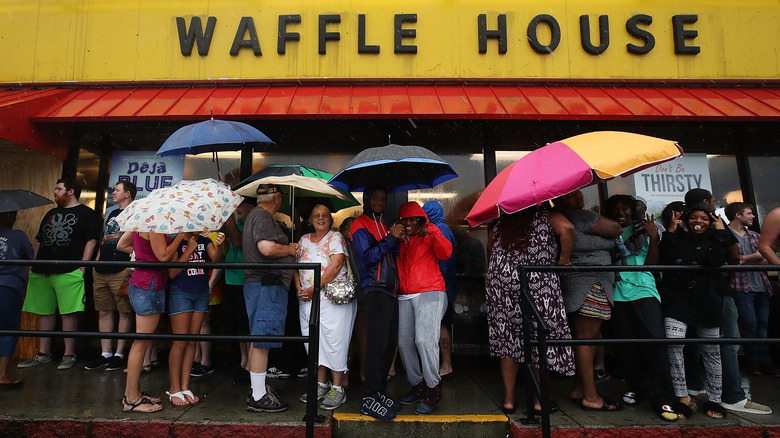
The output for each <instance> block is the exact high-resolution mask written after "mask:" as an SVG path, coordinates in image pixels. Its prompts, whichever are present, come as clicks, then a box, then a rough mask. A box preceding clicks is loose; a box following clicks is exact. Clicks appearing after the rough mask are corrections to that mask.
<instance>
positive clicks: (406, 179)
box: [328, 144, 458, 192]
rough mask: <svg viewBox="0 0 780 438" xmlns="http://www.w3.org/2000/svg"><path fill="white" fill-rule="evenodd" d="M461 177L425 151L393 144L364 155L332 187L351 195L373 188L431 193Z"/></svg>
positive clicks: (373, 149) (335, 177) (358, 157)
mask: <svg viewBox="0 0 780 438" xmlns="http://www.w3.org/2000/svg"><path fill="white" fill-rule="evenodd" d="M457 177H458V174H457V173H455V171H454V170H452V166H450V164H449V163H447V162H446V161H444V160H443V159H442V158H441V157H440V156H438V155H436V154H435V153H433V152H431V151H429V150H428V149H425V148H424V147H420V146H400V145H397V144H389V145H387V146H381V147H376V148H369V149H366V150H364V151H362V152H360V153H359V154H357V155H356V156H355V158H353V159H352V161H350V162H349V163H347V165H346V167H344V169H342V170H341V171H339V173H337V174H336V176H334V177H333V178H331V179H330V181H328V184H331V185H333V186H336V187H338V188H340V189H343V190H346V191H350V192H362V191H364V190H365V189H366V187H370V186H382V187H387V188H388V189H389V190H390V192H401V191H405V190H415V189H429V188H431V187H435V186H437V185H439V184H441V183H443V182H444V181H447V180H450V179H453V178H457Z"/></svg>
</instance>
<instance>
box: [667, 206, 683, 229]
mask: <svg viewBox="0 0 780 438" xmlns="http://www.w3.org/2000/svg"><path fill="white" fill-rule="evenodd" d="M682 214H683V212H681V211H673V212H672V219H671V220H670V221H669V229H668V230H666V231H668V232H670V233H674V232H675V231H677V227H679V226H680V224H681V223H682V220H681V219H680V217H681V216H682Z"/></svg>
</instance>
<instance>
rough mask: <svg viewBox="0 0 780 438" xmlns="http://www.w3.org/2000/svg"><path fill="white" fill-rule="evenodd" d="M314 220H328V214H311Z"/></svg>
mask: <svg viewBox="0 0 780 438" xmlns="http://www.w3.org/2000/svg"><path fill="white" fill-rule="evenodd" d="M311 217H312V218H314V219H330V214H328V213H319V214H313V215H311Z"/></svg>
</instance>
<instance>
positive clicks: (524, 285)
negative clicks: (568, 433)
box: [517, 265, 536, 424]
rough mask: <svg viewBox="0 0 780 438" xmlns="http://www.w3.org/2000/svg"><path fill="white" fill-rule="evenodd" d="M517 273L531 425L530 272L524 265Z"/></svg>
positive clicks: (532, 379)
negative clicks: (528, 299)
mask: <svg viewBox="0 0 780 438" xmlns="http://www.w3.org/2000/svg"><path fill="white" fill-rule="evenodd" d="M517 273H518V275H519V277H520V308H521V310H522V311H523V313H524V314H526V315H524V317H523V345H525V348H524V349H523V357H524V358H525V361H524V362H525V364H524V365H523V366H522V368H523V376H524V377H525V379H524V380H525V388H526V389H525V403H526V411H525V412H526V417H525V422H526V423H527V424H530V423H534V422H536V418H535V417H534V398H535V397H536V388H535V387H536V385H535V384H534V376H533V367H532V366H531V364H533V362H532V360H533V354H532V352H531V349H530V348H529V346H530V345H531V315H530V313H531V312H528V309H530V306H531V305H532V304H531V303H528V302H526V299H525V297H526V296H527V294H526V292H527V291H528V271H527V269H526V267H525V266H523V265H520V266H518V268H517Z"/></svg>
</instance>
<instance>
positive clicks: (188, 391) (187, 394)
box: [180, 389, 200, 406]
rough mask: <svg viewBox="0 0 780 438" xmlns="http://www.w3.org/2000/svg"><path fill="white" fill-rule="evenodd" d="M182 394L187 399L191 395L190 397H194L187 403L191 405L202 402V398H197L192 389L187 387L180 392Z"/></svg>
mask: <svg viewBox="0 0 780 438" xmlns="http://www.w3.org/2000/svg"><path fill="white" fill-rule="evenodd" d="M180 394H181V395H183V396H184V397H185V400H187V399H186V397H189V398H191V399H192V401H190V402H187V403H189V404H190V405H191V406H194V405H196V404H198V403H200V399H199V398H197V397H195V394H193V393H192V391H190V390H189V389H185V390H184V391H181V393H180Z"/></svg>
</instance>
